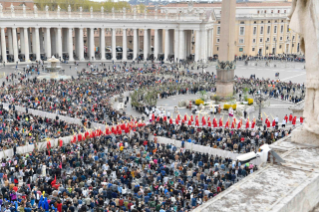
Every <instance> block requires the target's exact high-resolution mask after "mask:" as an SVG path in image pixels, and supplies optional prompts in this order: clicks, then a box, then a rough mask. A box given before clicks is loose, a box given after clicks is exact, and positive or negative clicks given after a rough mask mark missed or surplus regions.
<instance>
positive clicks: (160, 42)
mask: <svg viewBox="0 0 319 212" xmlns="http://www.w3.org/2000/svg"><path fill="white" fill-rule="evenodd" d="M163 53H164V52H163V30H162V29H159V30H158V53H157V54H158V56H157V58H159V55H162V54H163ZM157 60H158V59H157Z"/></svg>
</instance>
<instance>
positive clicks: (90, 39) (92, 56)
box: [88, 28, 95, 60]
mask: <svg viewBox="0 0 319 212" xmlns="http://www.w3.org/2000/svg"><path fill="white" fill-rule="evenodd" d="M88 43H89V45H88V46H89V48H88V53H89V54H88V55H89V60H95V53H94V48H95V45H94V28H88Z"/></svg>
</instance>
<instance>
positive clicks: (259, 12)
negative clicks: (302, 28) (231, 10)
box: [257, 10, 287, 14]
mask: <svg viewBox="0 0 319 212" xmlns="http://www.w3.org/2000/svg"><path fill="white" fill-rule="evenodd" d="M280 12H281V11H280V10H277V13H280ZM263 13H267V10H258V11H257V14H263ZM270 13H271V14H273V13H275V10H271V11H270ZM284 13H287V10H284Z"/></svg>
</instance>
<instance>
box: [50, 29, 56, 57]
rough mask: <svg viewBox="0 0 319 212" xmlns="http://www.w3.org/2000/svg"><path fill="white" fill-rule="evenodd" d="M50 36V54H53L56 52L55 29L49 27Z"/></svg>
mask: <svg viewBox="0 0 319 212" xmlns="http://www.w3.org/2000/svg"><path fill="white" fill-rule="evenodd" d="M50 36H51V55H55V54H56V53H57V48H56V45H57V44H56V38H55V37H56V29H55V28H51V29H50Z"/></svg>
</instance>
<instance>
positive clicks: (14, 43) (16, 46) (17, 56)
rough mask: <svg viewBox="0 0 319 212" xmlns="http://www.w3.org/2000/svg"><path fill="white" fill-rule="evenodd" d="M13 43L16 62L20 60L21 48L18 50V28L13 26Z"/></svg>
mask: <svg viewBox="0 0 319 212" xmlns="http://www.w3.org/2000/svg"><path fill="white" fill-rule="evenodd" d="M12 45H13V56H14V62H17V61H19V50H18V39H17V28H15V27H14V28H12Z"/></svg>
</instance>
